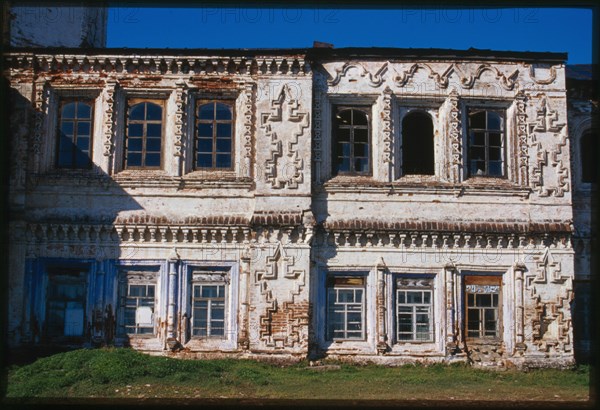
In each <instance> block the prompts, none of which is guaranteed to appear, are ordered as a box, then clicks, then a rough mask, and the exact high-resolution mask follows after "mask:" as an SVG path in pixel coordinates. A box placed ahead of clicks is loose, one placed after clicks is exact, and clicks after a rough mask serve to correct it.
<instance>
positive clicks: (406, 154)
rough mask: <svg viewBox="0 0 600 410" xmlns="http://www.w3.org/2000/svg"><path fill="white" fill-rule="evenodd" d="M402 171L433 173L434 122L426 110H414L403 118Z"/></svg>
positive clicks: (413, 173)
mask: <svg viewBox="0 0 600 410" xmlns="http://www.w3.org/2000/svg"><path fill="white" fill-rule="evenodd" d="M402 173H403V174H404V175H433V174H434V173H435V171H434V153H433V122H432V121H431V116H430V115H429V114H427V113H425V112H419V111H413V112H410V113H408V114H407V115H406V116H405V117H404V119H403V120H402Z"/></svg>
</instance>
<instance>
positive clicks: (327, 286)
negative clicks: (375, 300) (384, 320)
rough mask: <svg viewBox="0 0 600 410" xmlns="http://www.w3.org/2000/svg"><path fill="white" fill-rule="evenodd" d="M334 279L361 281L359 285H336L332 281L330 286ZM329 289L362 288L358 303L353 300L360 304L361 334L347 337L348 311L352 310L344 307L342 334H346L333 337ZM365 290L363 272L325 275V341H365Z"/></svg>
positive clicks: (365, 283) (365, 280)
mask: <svg viewBox="0 0 600 410" xmlns="http://www.w3.org/2000/svg"><path fill="white" fill-rule="evenodd" d="M335 280H354V281H358V280H360V281H361V282H362V283H361V284H360V285H358V284H343V285H338V286H335V283H333V286H332V282H335ZM330 289H331V290H334V291H335V290H338V289H342V290H343V289H353V290H355V291H356V290H358V289H360V290H362V297H361V301H360V303H356V302H354V304H360V307H361V310H360V313H361V329H360V332H361V335H360V337H347V333H349V330H348V313H352V312H348V311H347V310H346V309H344V313H345V315H344V330H343V332H344V334H345V335H346V336H345V337H343V338H339V337H335V336H334V334H335V330H334V329H333V330H331V329H332V328H331V327H330V326H331V325H332V323H333V322H331V307H330V301H331V296H330ZM367 291H368V287H367V276H366V275H363V274H355V275H348V274H333V275H332V274H330V275H327V277H326V283H325V335H324V336H325V337H324V339H325V341H329V342H365V341H367V295H366V294H367ZM354 294H356V292H354ZM337 303H338V302H337V293H336V302H335V303H334V304H337Z"/></svg>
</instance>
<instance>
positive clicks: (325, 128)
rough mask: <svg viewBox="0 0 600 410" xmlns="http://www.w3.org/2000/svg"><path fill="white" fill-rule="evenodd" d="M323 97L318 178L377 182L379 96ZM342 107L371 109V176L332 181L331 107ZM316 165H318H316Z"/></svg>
mask: <svg viewBox="0 0 600 410" xmlns="http://www.w3.org/2000/svg"><path fill="white" fill-rule="evenodd" d="M322 95H323V97H322V98H323V102H324V103H323V104H321V112H320V118H321V121H320V129H321V169H320V178H321V180H322V181H327V180H330V179H331V180H337V179H342V180H343V179H346V178H354V179H355V181H357V182H358V181H359V180H363V179H365V178H366V179H368V180H377V179H379V178H380V175H379V172H378V171H377V169H376V167H377V164H378V162H379V161H378V158H379V157H380V155H379V154H380V152H379V148H378V147H380V145H381V144H378V142H377V141H376V140H377V139H378V138H379V134H380V132H379V131H380V121H379V118H380V117H379V113H378V110H377V109H376V108H375V104H376V102H377V100H378V99H379V98H380V94H361V95H348V94H326V93H322ZM334 105H344V106H370V107H371V115H372V118H371V149H370V155H371V164H372V167H373V174H372V176H345V175H338V176H336V177H334V178H333V179H332V149H333V147H332V145H331V144H332V137H333V136H332V133H333V128H332V127H333V121H332V115H333V106H334ZM317 165H318V164H317Z"/></svg>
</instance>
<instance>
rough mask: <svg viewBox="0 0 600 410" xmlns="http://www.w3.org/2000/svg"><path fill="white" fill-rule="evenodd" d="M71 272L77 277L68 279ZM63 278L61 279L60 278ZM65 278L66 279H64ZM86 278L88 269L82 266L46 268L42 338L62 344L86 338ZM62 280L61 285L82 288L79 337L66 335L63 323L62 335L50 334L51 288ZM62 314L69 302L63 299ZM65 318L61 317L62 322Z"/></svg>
mask: <svg viewBox="0 0 600 410" xmlns="http://www.w3.org/2000/svg"><path fill="white" fill-rule="evenodd" d="M67 272H71V273H74V272H76V273H77V277H73V278H70V277H68V276H70V274H69V273H67ZM60 277H63V278H60ZM65 277H67V278H65ZM88 278H89V267H82V266H52V267H48V268H47V285H46V289H45V303H44V305H45V319H44V324H45V326H44V329H45V331H44V337H45V338H46V339H47V340H48V341H49V342H52V343H62V342H82V341H83V340H84V338H85V336H86V331H87V330H86V325H87V321H86V318H87V314H86V313H87V301H88ZM61 279H62V283H63V284H64V283H70V284H72V283H77V284H78V285H82V286H83V295H82V298H81V304H82V309H83V318H82V319H83V320H82V331H81V335H66V334H65V331H64V323H63V331H62V334H60V335H59V334H50V332H49V329H50V317H49V316H50V311H51V309H50V303H51V302H52V300H54V299H53V298H52V297H51V294H50V293H51V291H50V289H51V286H52V283H53V282H60V281H61ZM62 301H63V304H64V305H65V306H64V307H63V314H64V315H66V311H67V306H66V304H67V303H69V300H67V299H63V300H62ZM64 320H65V317H63V322H64Z"/></svg>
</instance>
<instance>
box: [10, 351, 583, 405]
mask: <svg viewBox="0 0 600 410" xmlns="http://www.w3.org/2000/svg"><path fill="white" fill-rule="evenodd" d="M306 367H307V363H306V362H302V363H298V364H295V365H291V366H284V367H282V366H277V365H272V364H267V363H261V362H255V361H250V360H235V359H223V360H181V359H173V358H167V357H156V356H147V355H144V354H142V353H139V352H136V351H134V350H132V349H114V348H108V349H91V350H86V349H84V350H76V351H72V352H68V353H60V354H56V355H54V356H50V357H46V358H42V359H39V360H37V361H35V362H34V363H32V364H29V365H26V366H21V367H16V366H13V367H12V368H11V369H10V370H9V372H8V385H7V392H6V394H7V397H9V398H18V397H28V398H31V397H38V398H41V397H43V398H46V397H107V398H114V397H129V398H154V397H161V398H162V397H169V398H172V397H177V398H182V397H189V398H200V397H201V398H281V399H354V400H360V399H377V400H386V399H391V400H411V399H415V400H427V399H431V400H453V399H455V400H517V401H523V400H536V401H539V400H569V401H572V400H577V401H580V400H581V401H583V400H588V399H589V369H588V368H587V367H585V366H581V367H578V368H576V369H573V370H553V369H543V370H541V369H540V370H531V371H529V372H519V371H516V370H507V371H504V372H493V371H485V370H479V369H474V368H471V367H468V366H465V365H450V366H446V365H440V364H436V365H430V366H421V365H416V366H413V365H407V366H401V367H383V366H375V365H365V366H359V365H349V364H342V365H341V367H340V369H338V370H328V371H314V370H309V369H307V368H306Z"/></svg>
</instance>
